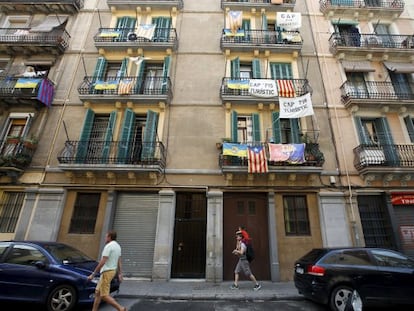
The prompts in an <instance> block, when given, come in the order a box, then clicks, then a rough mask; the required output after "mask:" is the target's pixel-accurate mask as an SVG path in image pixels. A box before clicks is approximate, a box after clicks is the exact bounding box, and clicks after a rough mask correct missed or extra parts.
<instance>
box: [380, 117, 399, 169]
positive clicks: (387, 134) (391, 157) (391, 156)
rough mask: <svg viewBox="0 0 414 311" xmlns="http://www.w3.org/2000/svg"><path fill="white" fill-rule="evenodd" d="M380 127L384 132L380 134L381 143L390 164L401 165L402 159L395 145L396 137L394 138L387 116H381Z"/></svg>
mask: <svg viewBox="0 0 414 311" xmlns="http://www.w3.org/2000/svg"><path fill="white" fill-rule="evenodd" d="M378 127H379V129H380V132H381V133H382V135H378V136H379V139H380V143H381V145H382V146H383V149H384V154H385V158H386V159H387V162H388V165H392V166H399V165H400V159H399V156H398V153H397V150H396V149H395V146H394V139H393V138H392V135H391V129H390V126H389V125H388V121H387V118H385V117H382V118H379V120H378Z"/></svg>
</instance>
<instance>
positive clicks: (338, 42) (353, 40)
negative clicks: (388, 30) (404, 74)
mask: <svg viewBox="0 0 414 311" xmlns="http://www.w3.org/2000/svg"><path fill="white" fill-rule="evenodd" d="M329 44H330V51H331V53H332V54H334V55H337V54H340V53H345V54H349V55H356V56H367V55H368V54H371V55H374V54H376V55H377V56H382V55H384V54H387V55H389V56H394V57H406V58H407V59H409V57H410V56H411V55H412V53H413V51H414V50H413V49H414V41H413V36H412V35H380V34H372V33H371V34H362V33H354V34H341V33H338V32H335V33H333V34H332V35H331V37H330V38H329Z"/></svg>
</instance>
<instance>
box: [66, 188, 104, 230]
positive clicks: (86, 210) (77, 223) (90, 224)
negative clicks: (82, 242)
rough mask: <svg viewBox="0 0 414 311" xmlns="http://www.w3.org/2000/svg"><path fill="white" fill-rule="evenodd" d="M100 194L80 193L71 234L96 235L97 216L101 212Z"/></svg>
mask: <svg viewBox="0 0 414 311" xmlns="http://www.w3.org/2000/svg"><path fill="white" fill-rule="evenodd" d="M100 199H101V194H100V193H78V194H77V196H76V202H75V206H74V208H73V213H72V218H71V220H70V228H69V233H78V234H91V233H95V223H96V216H97V215H98V210H99V201H100Z"/></svg>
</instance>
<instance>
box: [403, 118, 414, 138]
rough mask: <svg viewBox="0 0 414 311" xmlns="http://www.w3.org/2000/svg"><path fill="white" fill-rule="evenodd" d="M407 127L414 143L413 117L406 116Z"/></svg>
mask: <svg viewBox="0 0 414 311" xmlns="http://www.w3.org/2000/svg"><path fill="white" fill-rule="evenodd" d="M404 121H405V125H406V127H407V131H408V135H409V136H410V141H411V142H412V143H414V122H413V118H412V117H411V116H406V117H405V118H404Z"/></svg>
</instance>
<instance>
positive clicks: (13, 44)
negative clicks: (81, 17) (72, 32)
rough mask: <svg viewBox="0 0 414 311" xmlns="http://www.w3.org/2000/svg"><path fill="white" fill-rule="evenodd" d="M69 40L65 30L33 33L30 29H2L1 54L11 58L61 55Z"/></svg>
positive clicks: (0, 38) (0, 32) (0, 30)
mask: <svg viewBox="0 0 414 311" xmlns="http://www.w3.org/2000/svg"><path fill="white" fill-rule="evenodd" d="M69 39H70V36H69V34H68V33H67V31H66V30H64V29H53V30H52V31H50V32H31V31H30V28H0V53H5V54H8V55H11V56H15V55H25V56H31V55H36V54H51V55H60V54H63V53H64V52H65V50H66V49H67V48H68V46H69Z"/></svg>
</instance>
